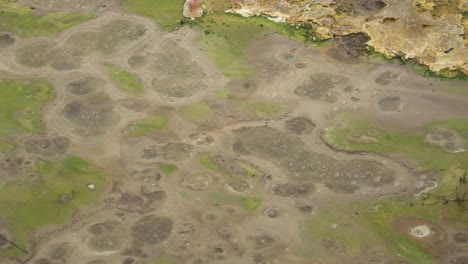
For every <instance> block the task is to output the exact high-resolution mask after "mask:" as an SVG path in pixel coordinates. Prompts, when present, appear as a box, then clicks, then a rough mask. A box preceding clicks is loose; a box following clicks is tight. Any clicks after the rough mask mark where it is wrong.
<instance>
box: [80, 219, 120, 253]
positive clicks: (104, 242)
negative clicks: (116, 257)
mask: <svg viewBox="0 0 468 264" xmlns="http://www.w3.org/2000/svg"><path fill="white" fill-rule="evenodd" d="M87 231H88V232H89V233H90V234H91V237H90V238H89V239H88V247H89V248H90V249H91V250H93V251H96V252H108V251H118V250H120V249H122V248H123V247H124V246H125V244H126V243H127V242H126V241H127V240H128V237H127V233H126V231H125V229H124V227H123V225H122V224H121V223H120V222H117V221H114V220H108V221H105V222H101V223H97V224H94V225H92V226H90V227H89V228H88V229H87Z"/></svg>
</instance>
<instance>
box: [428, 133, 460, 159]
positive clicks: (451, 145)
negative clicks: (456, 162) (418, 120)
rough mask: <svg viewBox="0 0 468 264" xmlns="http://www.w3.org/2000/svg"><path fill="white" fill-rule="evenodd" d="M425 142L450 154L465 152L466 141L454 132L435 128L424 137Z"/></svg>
mask: <svg viewBox="0 0 468 264" xmlns="http://www.w3.org/2000/svg"><path fill="white" fill-rule="evenodd" d="M426 142H427V143H429V144H432V145H436V146H439V147H441V148H442V149H443V150H445V151H447V152H451V153H457V152H463V151H466V149H465V145H466V140H465V139H464V138H463V137H462V136H461V135H460V134H459V133H458V132H457V131H455V130H450V129H446V128H435V129H433V130H432V131H431V132H429V133H428V134H427V135H426Z"/></svg>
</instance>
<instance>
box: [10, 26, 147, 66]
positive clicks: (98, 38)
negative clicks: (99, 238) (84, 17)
mask: <svg viewBox="0 0 468 264" xmlns="http://www.w3.org/2000/svg"><path fill="white" fill-rule="evenodd" d="M146 30H147V28H145V27H144V26H143V25H141V24H138V23H134V22H131V21H129V20H122V19H120V20H119V19H116V20H114V21H111V22H109V23H107V24H104V25H102V26H101V27H99V28H97V29H94V30H92V29H89V30H83V31H78V32H77V33H74V34H73V35H71V36H70V37H68V38H67V39H66V40H65V41H64V43H63V45H61V46H58V45H57V42H56V41H54V40H50V39H45V38H43V39H39V40H35V41H34V42H32V41H28V42H27V43H26V44H23V45H22V46H19V47H18V48H16V50H15V51H14V59H15V61H16V62H17V63H18V64H20V65H22V66H25V67H29V68H41V67H46V66H50V67H52V68H53V69H55V70H58V71H70V70H74V69H78V68H80V67H81V64H82V61H83V59H84V58H85V57H88V56H91V55H97V54H99V55H101V56H109V55H112V54H115V53H116V52H118V51H119V50H120V49H122V48H123V47H124V46H126V45H128V44H130V43H132V42H135V41H137V40H138V39H140V38H141V37H142V36H143V35H144V34H145V32H146ZM4 38H5V39H6V37H4ZM3 42H8V40H4V41H3Z"/></svg>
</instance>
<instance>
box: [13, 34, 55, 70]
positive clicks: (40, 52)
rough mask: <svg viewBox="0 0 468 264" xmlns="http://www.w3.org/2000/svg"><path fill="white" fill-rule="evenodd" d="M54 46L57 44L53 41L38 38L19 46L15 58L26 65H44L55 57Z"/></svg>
mask: <svg viewBox="0 0 468 264" xmlns="http://www.w3.org/2000/svg"><path fill="white" fill-rule="evenodd" d="M53 46H55V42H53V41H50V40H36V41H35V42H34V43H30V44H27V45H24V46H22V47H19V48H17V49H16V50H15V52H14V56H15V60H16V61H17V62H18V63H19V64H21V65H23V66H26V67H33V68H38V67H43V66H45V65H47V64H48V63H49V62H50V60H51V58H52V57H53V53H52V47H53Z"/></svg>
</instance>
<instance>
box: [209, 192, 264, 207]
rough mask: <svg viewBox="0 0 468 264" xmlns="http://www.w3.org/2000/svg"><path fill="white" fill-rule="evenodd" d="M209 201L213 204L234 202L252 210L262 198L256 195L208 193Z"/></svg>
mask: <svg viewBox="0 0 468 264" xmlns="http://www.w3.org/2000/svg"><path fill="white" fill-rule="evenodd" d="M208 199H209V201H210V202H211V203H212V204H213V205H216V206H218V205H224V204H234V205H238V206H241V207H242V208H244V209H246V210H249V211H254V210H256V209H257V208H259V207H260V205H261V204H262V201H263V200H262V198H261V197H257V196H246V195H235V194H227V193H210V194H209V196H208Z"/></svg>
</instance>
